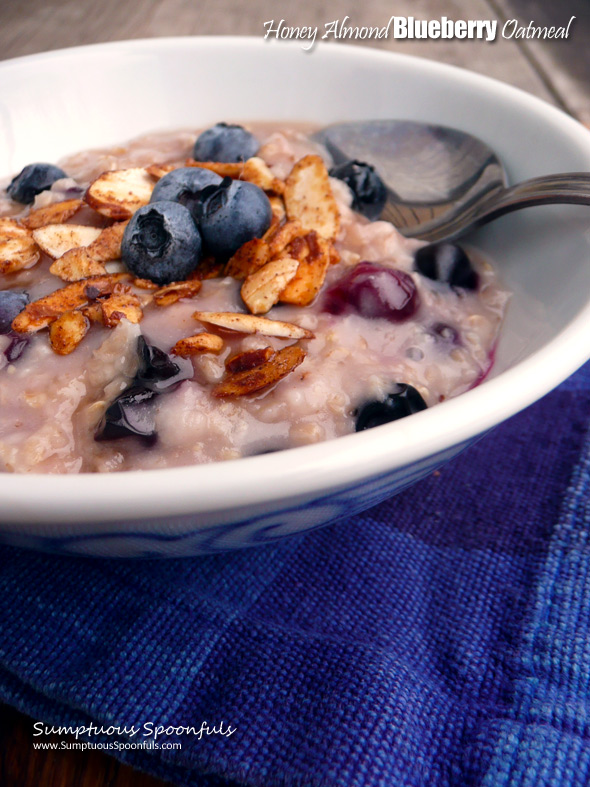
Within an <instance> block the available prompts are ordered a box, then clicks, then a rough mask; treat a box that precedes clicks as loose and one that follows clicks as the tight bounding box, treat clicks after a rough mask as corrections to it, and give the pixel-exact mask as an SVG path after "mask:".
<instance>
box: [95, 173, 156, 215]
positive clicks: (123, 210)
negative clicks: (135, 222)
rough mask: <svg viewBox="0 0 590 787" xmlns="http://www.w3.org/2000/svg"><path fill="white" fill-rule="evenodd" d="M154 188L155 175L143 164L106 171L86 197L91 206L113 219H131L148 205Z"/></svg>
mask: <svg viewBox="0 0 590 787" xmlns="http://www.w3.org/2000/svg"><path fill="white" fill-rule="evenodd" d="M153 190H154V179H153V178H152V177H150V175H149V174H148V172H147V170H145V169H144V168H143V167H132V168H131V169H116V170H112V171H110V172H103V174H102V175H100V176H99V177H98V178H97V179H96V180H95V181H94V182H93V183H91V184H90V186H89V187H88V190H87V191H86V196H85V197H84V199H85V200H86V202H87V203H88V205H90V207H91V208H94V210H96V211H98V212H99V213H101V214H102V215H103V216H108V217H109V218H110V219H115V220H117V221H118V220H120V219H129V218H131V216H132V215H133V214H134V213H135V211H136V210H137V209H138V208H141V207H142V205H147V203H148V202H149V201H150V197H151V196H152V191H153Z"/></svg>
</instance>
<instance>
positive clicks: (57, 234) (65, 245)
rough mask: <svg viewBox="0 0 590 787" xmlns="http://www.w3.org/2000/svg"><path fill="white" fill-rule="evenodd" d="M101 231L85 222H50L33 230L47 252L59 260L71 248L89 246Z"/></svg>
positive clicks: (43, 249) (39, 244)
mask: <svg viewBox="0 0 590 787" xmlns="http://www.w3.org/2000/svg"><path fill="white" fill-rule="evenodd" d="M101 232H102V230H100V229H99V228H98V227H86V226H85V225H83V224H48V225H47V226H46V227H39V229H37V230H33V238H34V239H35V242H36V243H37V245H38V246H39V247H40V248H41V250H42V251H44V252H45V254H48V255H49V256H50V257H53V259H54V260H57V259H58V257H61V256H62V255H63V254H65V253H66V251H70V249H78V248H80V247H81V246H88V245H89V244H90V243H92V241H94V240H96V239H97V238H98V236H99V235H100V233H101Z"/></svg>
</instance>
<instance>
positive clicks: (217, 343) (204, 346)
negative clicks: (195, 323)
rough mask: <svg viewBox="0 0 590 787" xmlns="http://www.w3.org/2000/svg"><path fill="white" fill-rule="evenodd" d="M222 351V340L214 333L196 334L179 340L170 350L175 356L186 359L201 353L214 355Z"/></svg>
mask: <svg viewBox="0 0 590 787" xmlns="http://www.w3.org/2000/svg"><path fill="white" fill-rule="evenodd" d="M222 350H223V339H222V338H221V336H216V335H215V334H214V333H197V334H195V335H194V336H187V337H186V338H185V339H180V340H179V341H177V342H176V344H175V345H174V347H173V348H172V352H173V353H174V354H175V355H181V356H182V357H183V358H188V357H189V356H190V355H200V354H202V353H215V354H216V355H217V354H218V353H220V352H221V351H222Z"/></svg>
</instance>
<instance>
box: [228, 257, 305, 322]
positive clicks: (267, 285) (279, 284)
mask: <svg viewBox="0 0 590 787" xmlns="http://www.w3.org/2000/svg"><path fill="white" fill-rule="evenodd" d="M298 267H299V262H298V261H297V260H294V259H292V258H291V257H280V258H279V259H278V260H272V261H271V262H267V263H266V265H264V266H263V267H262V268H260V269H259V270H257V271H256V272H255V273H251V274H250V275H249V276H247V277H246V279H245V280H244V283H243V284H242V288H241V290H240V294H241V296H242V300H243V301H244V303H245V304H246V306H247V307H248V308H249V309H250V311H251V312H252V314H266V312H267V311H269V310H270V309H271V308H272V307H273V306H274V305H275V303H278V302H279V296H280V294H281V292H283V290H284V289H285V287H286V286H287V284H288V283H289V282H290V281H291V279H292V278H293V277H294V276H295V274H296V273H297V268H298Z"/></svg>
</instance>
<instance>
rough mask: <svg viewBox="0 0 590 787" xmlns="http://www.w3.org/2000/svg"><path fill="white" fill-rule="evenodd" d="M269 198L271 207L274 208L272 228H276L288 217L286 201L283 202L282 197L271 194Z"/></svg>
mask: <svg viewBox="0 0 590 787" xmlns="http://www.w3.org/2000/svg"><path fill="white" fill-rule="evenodd" d="M268 200H269V202H270V209H271V210H272V221H271V229H275V228H276V227H277V226H278V225H280V224H281V223H282V222H283V221H285V219H286V217H287V212H286V211H285V203H284V202H283V198H282V197H276V196H270V197H269V198H268Z"/></svg>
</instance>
